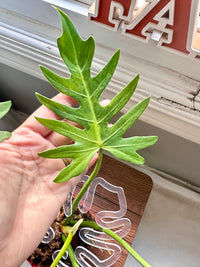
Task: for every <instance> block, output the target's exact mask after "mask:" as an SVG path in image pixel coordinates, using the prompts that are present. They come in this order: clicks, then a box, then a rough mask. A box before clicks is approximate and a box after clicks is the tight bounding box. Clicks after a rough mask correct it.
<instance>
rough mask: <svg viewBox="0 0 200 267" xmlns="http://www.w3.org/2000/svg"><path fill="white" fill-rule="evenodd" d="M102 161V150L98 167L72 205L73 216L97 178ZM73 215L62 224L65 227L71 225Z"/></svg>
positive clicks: (96, 166)
mask: <svg viewBox="0 0 200 267" xmlns="http://www.w3.org/2000/svg"><path fill="white" fill-rule="evenodd" d="M102 159H103V151H102V149H100V150H99V156H98V159H97V162H96V165H95V167H94V170H93V172H92V173H91V175H90V177H89V178H88V179H87V181H86V182H85V184H84V185H83V187H82V188H81V190H80V192H79V193H78V195H77V196H76V198H75V199H74V201H73V204H72V215H73V214H74V212H75V210H76V208H77V206H78V204H79V202H80V200H81V198H82V197H83V195H84V194H85V192H86V191H87V189H88V187H89V186H90V184H91V182H92V181H93V180H94V178H95V177H96V176H97V173H98V172H99V169H100V167H101V163H102ZM72 215H71V216H69V217H68V218H66V219H65V220H63V222H62V225H63V226H67V225H68V224H69V223H70V221H71V218H72Z"/></svg>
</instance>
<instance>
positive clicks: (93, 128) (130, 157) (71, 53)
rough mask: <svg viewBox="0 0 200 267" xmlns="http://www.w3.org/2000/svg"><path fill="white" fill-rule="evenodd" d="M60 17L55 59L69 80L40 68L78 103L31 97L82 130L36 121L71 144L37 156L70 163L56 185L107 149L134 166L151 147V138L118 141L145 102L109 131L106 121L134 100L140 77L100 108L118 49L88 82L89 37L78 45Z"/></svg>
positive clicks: (78, 40)
mask: <svg viewBox="0 0 200 267" xmlns="http://www.w3.org/2000/svg"><path fill="white" fill-rule="evenodd" d="M57 11H58V13H59V14H60V18H61V22H62V29H63V34H62V36H61V37H59V38H58V41H57V42H58V48H59V51H60V55H61V57H62V59H63V61H64V62H65V64H66V66H67V67H68V69H69V71H70V73H71V76H70V78H64V77H61V76H59V75H57V74H55V73H53V72H52V71H50V70H48V69H47V68H45V67H43V66H42V67H41V70H42V72H43V74H44V76H45V77H46V78H47V80H48V81H49V82H50V83H51V84H52V85H53V86H54V87H55V88H56V89H57V90H58V91H59V92H61V93H63V94H66V95H68V96H70V97H73V98H74V99H76V100H77V101H78V102H79V105H80V106H79V107H78V108H72V107H68V106H65V105H63V104H60V103H57V102H55V101H53V100H51V99H48V98H47V97H45V96H42V95H40V94H36V95H37V97H38V99H39V101H40V102H41V103H42V104H43V105H45V106H46V107H48V108H49V109H51V110H52V111H53V112H55V113H56V114H57V115H59V116H61V117H62V118H65V119H67V120H70V121H73V122H76V123H78V124H80V125H82V126H83V129H79V128H76V127H75V126H72V125H70V123H68V122H65V121H57V120H50V119H45V118H36V119H37V120H38V121H39V122H40V123H41V124H43V125H45V126H46V127H48V128H49V129H52V130H53V131H55V132H57V133H59V134H62V135H64V136H67V137H69V138H71V139H72V140H74V144H72V145H69V146H61V147H58V148H55V149H51V150H48V151H44V152H41V153H40V154H39V155H40V156H42V157H46V158H71V159H72V163H71V164H69V165H68V166H67V167H66V168H64V169H63V170H62V171H61V172H60V174H59V175H58V176H57V177H56V179H55V182H64V181H66V180H69V179H70V178H72V177H74V176H76V175H79V174H80V173H82V172H83V171H84V170H85V169H86V167H87V166H88V164H89V162H90V161H91V159H92V158H93V156H94V155H95V154H96V153H97V152H98V151H99V150H100V149H103V150H106V151H108V152H110V153H111V154H113V155H114V156H115V157H117V158H119V159H122V160H125V161H129V162H131V163H135V164H143V163H144V159H143V158H142V157H141V156H140V155H139V154H138V153H137V152H136V151H137V150H138V149H142V148H145V147H148V146H150V145H153V144H154V143H155V142H156V141H157V137H156V136H148V137H131V138H123V134H124V133H125V132H126V131H127V130H128V129H129V128H130V127H131V126H132V125H133V123H134V122H135V121H136V120H137V119H138V118H139V117H140V115H141V114H142V113H143V111H144V110H145V109H146V107H147V105H148V103H149V100H150V98H149V97H148V98H146V99H145V100H143V101H142V102H141V103H139V104H137V105H136V106H134V107H133V108H132V109H131V110H130V111H128V112H127V113H126V114H124V115H123V116H122V117H121V118H119V120H118V121H117V122H116V123H115V124H114V125H113V126H111V127H108V123H109V121H110V119H111V118H112V117H113V116H114V115H116V114H117V113H118V112H119V111H120V110H121V109H122V108H123V107H124V106H125V105H126V103H127V102H128V101H129V99H130V97H131V96H132V95H133V93H134V91H135V89H136V86H137V83H138V80H139V76H136V77H135V78H134V79H133V80H132V81H131V82H130V83H129V84H128V85H127V86H126V87H125V88H124V89H123V90H122V91H121V92H120V93H119V94H117V95H116V96H115V97H114V98H113V99H112V100H111V102H110V103H109V104H108V105H107V106H105V107H103V106H102V105H101V104H100V101H99V98H100V96H101V94H102V92H103V91H104V90H105V88H106V87H107V85H108V83H109V82H110V80H111V78H112V76H113V74H114V71H115V69H116V67H117V63H118V60H119V54H120V51H119V50H118V51H117V52H116V53H115V54H114V55H113V56H112V58H111V59H110V61H109V62H108V63H107V64H106V66H105V67H104V68H103V69H102V70H101V71H100V72H99V73H98V74H97V75H96V76H95V77H91V73H90V68H91V64H92V60H93V56H94V50H95V43H94V39H93V38H92V37H89V38H88V39H87V40H85V41H84V40H82V39H81V37H80V36H79V34H78V32H77V30H76V29H75V27H74V25H73V23H72V22H71V20H70V19H69V18H68V16H67V15H66V14H65V13H63V12H62V11H61V10H59V9H57Z"/></svg>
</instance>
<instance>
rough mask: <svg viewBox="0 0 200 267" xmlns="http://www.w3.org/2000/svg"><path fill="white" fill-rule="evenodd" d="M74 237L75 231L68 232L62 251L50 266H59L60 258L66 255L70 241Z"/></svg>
mask: <svg viewBox="0 0 200 267" xmlns="http://www.w3.org/2000/svg"><path fill="white" fill-rule="evenodd" d="M72 238H73V233H72V232H71V233H69V234H68V236H67V238H66V240H65V243H64V245H63V246H62V248H61V250H60V252H59V253H58V255H57V256H56V258H55V260H54V261H53V263H52V264H51V266H50V267H56V266H57V264H58V262H59V260H60V259H61V258H62V256H63V255H64V253H65V251H66V250H67V248H68V246H69V245H70V243H71V241H72Z"/></svg>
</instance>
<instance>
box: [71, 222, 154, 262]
mask: <svg viewBox="0 0 200 267" xmlns="http://www.w3.org/2000/svg"><path fill="white" fill-rule="evenodd" d="M76 222H77V221H71V222H70V225H74V224H75V223H76ZM80 226H81V227H91V228H93V229H95V230H98V231H102V232H104V233H106V234H107V235H109V236H111V237H112V238H113V239H115V240H116V241H117V242H118V243H119V244H120V245H121V246H122V247H124V248H125V249H126V250H127V251H128V252H129V253H130V254H131V256H132V257H133V258H134V259H136V260H137V261H138V262H139V263H140V264H141V265H142V266H143V267H152V266H151V265H150V264H149V263H148V262H146V261H145V260H144V259H143V258H142V257H141V256H140V255H139V254H138V253H137V252H136V251H135V250H134V249H133V248H132V247H131V246H130V245H129V244H128V243H127V242H126V241H125V240H123V239H122V238H121V237H119V236H118V235H117V234H116V233H114V232H113V231H111V230H110V229H105V228H101V227H100V226H99V225H98V224H97V223H95V222H90V221H83V222H82V223H81V225H80Z"/></svg>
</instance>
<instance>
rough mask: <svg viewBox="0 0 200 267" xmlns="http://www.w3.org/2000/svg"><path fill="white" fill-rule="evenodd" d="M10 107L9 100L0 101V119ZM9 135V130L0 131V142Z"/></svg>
mask: <svg viewBox="0 0 200 267" xmlns="http://www.w3.org/2000/svg"><path fill="white" fill-rule="evenodd" d="M10 107H11V101H5V102H1V103H0V119H1V118H2V117H3V116H4V115H6V113H8V111H9V109H10ZM10 136H11V133H10V132H7V131H0V142H1V141H3V140H5V139H7V138H9V137H10Z"/></svg>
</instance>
